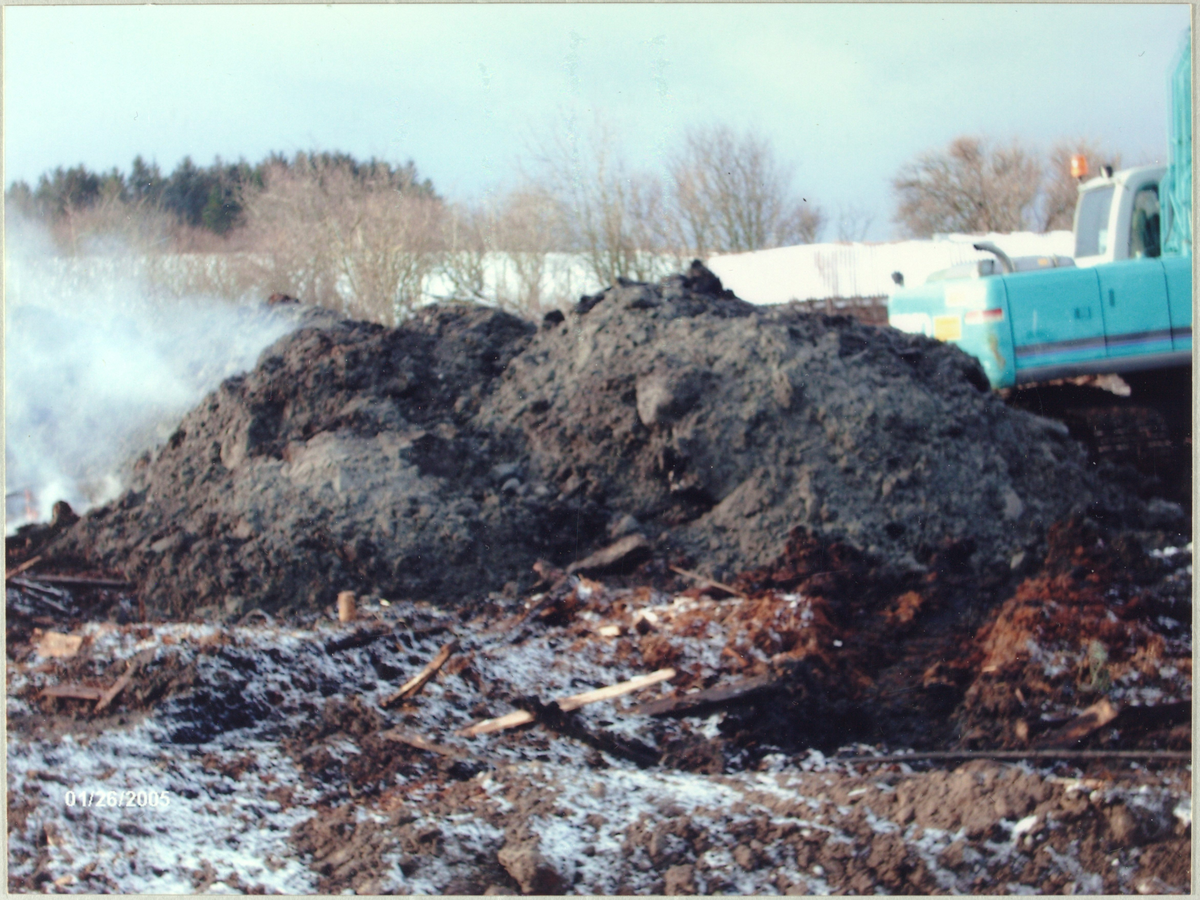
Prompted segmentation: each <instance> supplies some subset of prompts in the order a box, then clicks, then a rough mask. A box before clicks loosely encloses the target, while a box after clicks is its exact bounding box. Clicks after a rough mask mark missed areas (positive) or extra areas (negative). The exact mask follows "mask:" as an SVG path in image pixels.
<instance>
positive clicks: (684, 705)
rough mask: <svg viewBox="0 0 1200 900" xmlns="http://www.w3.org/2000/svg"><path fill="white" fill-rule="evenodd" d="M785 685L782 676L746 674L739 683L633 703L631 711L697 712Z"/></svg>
mask: <svg viewBox="0 0 1200 900" xmlns="http://www.w3.org/2000/svg"><path fill="white" fill-rule="evenodd" d="M782 686H783V679H781V678H777V677H776V676H774V675H761V676H759V677H758V678H747V679H746V680H745V681H739V682H737V683H736V684H728V685H718V686H717V687H713V688H709V689H708V690H706V691H695V692H694V693H691V694H684V695H682V696H680V697H669V698H667V699H665V700H655V701H654V702H652V703H644V704H642V705H641V706H637V707H634V708H633V709H632V710H630V712H632V713H633V714H634V715H637V716H691V715H698V714H699V713H701V712H704V711H707V710H709V709H712V708H713V707H716V706H726V705H728V704H730V703H737V702H739V701H742V700H749V699H750V698H751V697H756V696H758V695H760V694H765V693H769V692H770V691H774V690H778V689H779V688H780V687H782Z"/></svg>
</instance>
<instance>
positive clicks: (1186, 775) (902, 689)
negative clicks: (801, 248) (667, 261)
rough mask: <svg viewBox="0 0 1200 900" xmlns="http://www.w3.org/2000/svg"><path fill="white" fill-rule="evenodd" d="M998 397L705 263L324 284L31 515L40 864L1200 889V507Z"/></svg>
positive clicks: (243, 875)
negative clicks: (177, 416)
mask: <svg viewBox="0 0 1200 900" xmlns="http://www.w3.org/2000/svg"><path fill="white" fill-rule="evenodd" d="M986 387H987V385H986V379H984V378H983V374H982V371H981V370H980V369H979V367H978V366H977V364H975V363H974V362H973V361H972V360H970V359H969V358H968V357H966V356H965V355H964V354H962V353H961V352H959V351H958V350H957V349H955V348H953V347H949V346H946V345H943V344H939V343H935V342H932V341H929V340H927V339H924V338H921V337H919V336H911V335H904V334H900V333H898V332H894V331H891V330H889V329H879V328H874V327H870V326H866V325H863V324H861V323H858V322H855V321H853V320H850V319H847V318H838V317H828V316H823V315H812V314H808V313H804V312H801V311H799V310H796V309H789V308H755V307H752V306H750V305H749V304H746V303H743V302H742V301H740V300H738V299H737V298H736V297H734V296H732V295H731V294H729V293H728V292H727V291H724V290H723V289H722V287H721V285H720V283H719V281H717V280H716V279H715V278H714V277H713V276H712V275H711V273H708V272H707V271H706V270H704V269H703V268H702V267H698V266H697V267H693V269H692V270H690V271H689V272H688V273H686V274H684V275H681V276H675V277H672V278H669V279H665V280H664V281H663V282H661V283H659V284H653V285H644V284H622V285H619V286H617V287H614V288H612V289H610V290H608V291H606V292H604V293H602V294H599V295H595V296H592V297H585V298H583V299H582V301H581V302H580V304H579V305H578V307H577V308H576V309H575V310H573V311H572V312H570V313H568V314H566V315H563V314H551V315H550V316H548V317H547V318H546V320H545V321H543V322H541V323H537V324H531V323H527V322H523V321H522V320H519V319H516V318H514V317H511V316H508V315H506V314H503V313H500V312H496V311H492V310H485V309H480V308H475V307H443V308H436V309H432V310H428V311H425V312H423V313H422V314H421V315H420V316H418V317H417V318H415V319H414V320H413V321H411V322H409V323H407V324H406V325H404V326H402V327H401V328H397V329H384V328H381V327H378V326H374V325H368V324H365V323H356V322H342V321H338V320H337V319H336V318H334V317H331V316H329V315H328V314H323V313H318V312H311V313H307V314H305V315H304V317H303V320H302V323H301V327H299V328H298V329H297V330H296V331H294V332H293V333H292V334H290V335H289V336H287V337H285V338H283V339H281V340H280V341H279V342H277V343H276V344H275V345H274V346H272V347H271V348H269V349H268V350H267V351H266V352H265V353H264V354H263V356H262V358H261V359H260V362H259V365H258V366H257V367H256V368H255V369H254V370H253V371H251V372H249V373H247V374H245V375H243V376H239V377H236V378H233V379H230V380H228V381H226V382H225V383H224V384H223V385H222V386H221V387H220V389H219V390H217V391H216V392H214V393H213V394H212V395H210V396H209V397H208V398H207V399H206V400H205V401H204V402H203V403H201V404H200V406H198V407H197V408H196V409H195V410H193V411H192V412H191V413H190V414H188V416H186V417H185V419H184V420H183V422H182V423H181V424H180V427H179V428H178V430H177V431H176V432H175V434H174V435H173V436H172V437H171V438H170V440H168V441H167V442H166V443H165V444H164V445H163V446H162V447H160V448H158V449H157V450H156V451H154V452H153V453H149V454H146V455H145V456H143V457H141V458H140V459H138V460H136V461H135V462H133V463H132V465H131V469H130V472H129V484H130V487H129V489H128V490H127V491H126V492H125V494H124V495H123V496H122V497H120V498H119V499H118V500H117V501H115V502H114V503H112V504H110V505H108V506H105V507H101V508H99V509H96V510H93V511H91V512H89V513H88V514H86V515H85V516H84V517H83V518H82V519H79V518H78V517H76V516H75V515H74V514H73V513H72V512H71V511H70V510H69V509H67V508H65V507H59V508H58V509H56V519H55V521H54V522H52V523H49V524H46V525H42V526H35V527H30V528H25V529H22V530H21V531H19V532H18V533H17V535H15V536H13V537H11V538H10V539H9V540H8V542H7V563H8V566H9V569H10V571H11V570H12V569H14V568H16V567H18V566H21V565H25V564H28V568H27V570H25V571H23V572H22V573H20V574H18V575H17V576H16V577H15V578H12V579H10V580H9V581H8V582H7V585H6V586H7V600H8V602H7V610H8V619H7V658H8V696H9V706H8V724H9V746H8V766H9V768H8V771H9V783H8V789H9V793H8V808H9V839H10V844H9V847H10V850H9V862H10V869H9V873H10V875H9V878H10V881H9V886H10V889H13V890H30V889H36V890H44V889H52V890H53V889H57V890H64V891H102V890H121V891H127V890H135V891H136V890H184V891H190V890H235V891H257V890H260V889H261V890H268V891H284V892H303V891H313V890H319V891H321V892H332V893H337V892H341V891H344V890H354V891H357V892H360V893H361V892H380V891H385V892H392V891H394V892H409V893H414V892H415V893H446V892H448V893H484V892H490V893H510V892H524V893H564V892H569V893H614V892H624V893H715V892H737V893H805V892H808V893H826V892H843V893H844V892H853V893H863V892H910V893H911V892H919V893H930V892H933V893H937V892H1027V891H1029V890H1030V889H1033V890H1044V891H1052V892H1080V891H1085V892H1105V893H1120V892H1134V891H1136V892H1142V893H1154V892H1170V891H1178V890H1186V889H1187V888H1188V885H1189V883H1190V858H1189V852H1190V849H1189V848H1190V827H1191V825H1190V822H1191V819H1190V809H1191V800H1190V796H1191V784H1190V776H1191V767H1190V749H1191V733H1190V715H1191V620H1192V601H1191V542H1190V541H1191V533H1190V523H1189V521H1188V517H1187V515H1186V514H1185V513H1184V511H1183V509H1182V508H1181V507H1180V506H1179V505H1178V504H1177V503H1174V502H1172V501H1171V500H1168V499H1164V498H1163V497H1161V496H1155V490H1156V487H1155V483H1154V482H1153V481H1152V480H1149V479H1146V478H1145V477H1143V476H1142V475H1140V474H1139V473H1138V472H1136V471H1135V470H1133V469H1131V468H1128V467H1120V466H1113V465H1107V464H1105V465H1096V464H1094V461H1092V460H1089V458H1088V455H1087V451H1086V449H1085V448H1084V447H1083V446H1081V445H1080V444H1079V443H1078V442H1077V441H1075V440H1074V439H1073V438H1072V437H1071V435H1070V434H1069V432H1068V430H1067V428H1066V427H1064V426H1062V425H1061V424H1058V423H1056V422H1053V421H1051V420H1048V419H1044V418H1040V417H1038V416H1036V415H1033V414H1031V413H1030V412H1028V411H1024V410H1020V409H1014V408H1011V407H1009V406H1006V405H1005V404H1004V403H1003V402H1002V400H1001V399H1000V398H999V397H997V396H996V395H995V394H993V393H992V392H990V391H988V390H987V389H986ZM64 576H65V580H64ZM72 578H74V579H76V580H74V581H72V580H71V579H72ZM56 579H57V580H56ZM79 579H84V580H83V581H80V580H79ZM342 591H351V592H353V593H354V594H355V595H356V600H357V604H358V607H359V609H360V612H361V614H362V619H361V620H360V621H358V622H352V623H346V624H339V623H338V622H337V617H336V613H335V611H334V605H333V604H334V599H335V597H336V595H337V594H338V593H339V592H342ZM439 648H442V649H443V650H444V651H445V652H444V653H443V654H442V657H443V658H446V657H448V661H446V662H445V663H444V665H443V666H442V667H441V668H440V669H439V670H438V671H437V673H436V674H435V675H434V676H433V677H432V679H431V680H430V681H429V682H428V684H426V685H425V686H424V687H423V689H422V690H421V691H420V692H419V693H417V694H416V695H415V696H414V697H412V698H410V699H407V700H404V701H397V702H394V703H389V702H388V701H389V698H392V696H393V695H394V693H395V692H396V691H397V689H398V688H399V687H400V686H401V685H402V684H404V683H405V682H407V681H408V680H409V679H410V678H412V677H413V676H414V675H415V674H416V673H418V672H419V671H420V670H421V669H422V668H423V667H424V666H426V664H428V663H429V662H430V661H431V660H432V659H434V658H435V656H437V655H438V651H439ZM666 669H669V670H671V671H670V673H669V677H667V676H666V675H664V676H663V677H664V678H665V680H663V681H661V682H659V683H657V684H656V685H655V686H653V687H649V688H645V689H643V690H642V691H640V692H638V693H634V694H631V695H628V696H623V697H621V698H619V699H616V700H608V701H606V702H602V703H596V704H593V705H586V706H583V707H582V708H579V709H578V710H574V711H572V710H569V709H568V710H566V711H564V709H562V708H560V707H558V706H556V705H554V704H552V703H550V701H552V700H554V699H556V698H562V697H565V696H567V695H572V694H576V693H579V692H581V691H587V690H589V689H592V688H598V687H602V686H606V685H612V684H616V683H619V682H623V681H625V680H628V679H630V678H634V677H637V676H641V675H647V674H649V673H652V672H662V671H663V670H666ZM118 688H119V689H118ZM104 691H108V694H103V692H104ZM110 695H111V696H110ZM547 704H549V705H547ZM514 710H526V711H529V712H530V713H531V715H532V718H533V722H532V723H531V724H526V725H524V726H521V727H518V728H513V729H511V730H506V731H501V732H498V733H494V734H486V735H479V736H474V737H468V736H465V735H463V734H462V729H464V728H465V727H467V726H469V725H471V723H473V722H478V721H479V720H484V719H488V718H491V717H495V716H501V715H505V714H508V713H511V712H513V711H514ZM895 751H901V752H902V753H903V754H905V755H906V756H907V757H909V758H906V759H898V760H893V759H891V758H890V756H889V754H893V753H894V752H895ZM926 751H929V752H933V753H934V754H935V756H934V757H925V756H919V755H916V754H921V753H923V752H926ZM947 752H951V753H957V754H959V755H958V756H954V757H951V758H946V757H944V756H940V757H939V756H937V755H936V754H938V753H941V754H945V753H947ZM964 754H965V755H964ZM972 754H974V755H972ZM849 757H871V758H875V759H876V760H877V761H875V762H870V761H858V762H854V761H847V759H848V758H849ZM880 757H885V758H882V759H880ZM88 785H91V786H93V787H88ZM101 788H103V791H104V794H105V796H107V792H108V791H110V790H111V791H120V792H123V791H132V792H133V795H132V796H133V798H134V807H133V808H125V807H123V806H117V807H115V808H109V807H107V806H99V805H96V804H95V803H92V804H91V805H89V806H87V807H83V806H82V805H81V802H82V801H80V800H79V797H80V796H81V794H80V792H82V791H87V790H100V789H101ZM151 789H153V790H156V791H157V790H162V789H166V790H169V791H170V792H171V794H170V797H171V798H173V799H172V800H171V805H170V806H165V807H164V806H155V807H154V808H150V807H149V806H144V805H140V803H139V802H138V797H139V796H140V795H139V794H138V791H139V790H147V791H149V790H151ZM68 790H71V791H73V792H74V793H73V794H72V795H71V799H72V800H73V801H75V803H74V805H68V804H67V802H66V798H67V793H66V792H67V791H68ZM113 796H114V797H116V798H117V799H118V800H120V797H122V796H127V795H124V794H121V795H117V794H114V795H113ZM155 796H156V797H157V796H158V795H155ZM184 836H186V840H184Z"/></svg>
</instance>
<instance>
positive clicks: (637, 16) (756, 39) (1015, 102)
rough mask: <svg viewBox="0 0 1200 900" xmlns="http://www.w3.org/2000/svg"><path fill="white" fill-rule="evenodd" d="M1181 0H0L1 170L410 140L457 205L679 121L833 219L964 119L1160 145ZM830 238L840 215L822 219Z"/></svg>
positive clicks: (382, 146)
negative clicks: (704, 129)
mask: <svg viewBox="0 0 1200 900" xmlns="http://www.w3.org/2000/svg"><path fill="white" fill-rule="evenodd" d="M1188 16H1189V8H1188V7H1187V6H1183V5H1174V6H1166V5H1162V6H1148V5H1103V6H1101V5H1095V6H1092V5H1044V4H1029V5H964V6H950V5H943V4H929V5H881V6H880V5H807V4H761V5H760V4H728V5H726V4H711V5H710V4H700V5H681V4H669V5H667V4H662V5H659V4H653V5H650V4H647V5H637V4H622V5H604V4H596V5H536V6H522V5H488V4H470V5H369V6H349V5H331V6H240V5H229V6H173V7H172V6H131V7H114V6H90V7H89V6H59V7H45V6H40V7H8V8H6V9H5V10H4V26H5V27H4V104H5V106H4V128H5V135H4V152H5V171H4V180H5V183H6V184H8V183H11V182H12V181H13V180H14V179H25V180H28V181H30V182H33V181H35V180H36V178H37V176H38V175H39V174H41V173H42V172H43V171H45V170H47V169H50V168H53V167H55V166H59V165H62V166H70V165H74V164H77V163H85V164H87V165H88V166H89V167H91V168H94V169H96V168H109V167H112V166H117V167H119V168H122V169H124V170H128V167H129V164H130V162H131V161H132V159H133V157H134V156H135V155H136V154H139V153H140V154H142V155H143V156H145V157H146V158H148V159H153V160H155V161H157V162H158V164H159V165H160V167H162V168H163V170H164V171H169V170H170V169H172V168H174V166H175V165H176V164H177V163H178V162H179V160H180V159H181V158H182V157H183V156H185V155H190V156H191V157H192V158H193V159H194V160H195V161H197V162H199V163H209V162H211V161H212V159H213V157H214V156H217V155H220V156H221V157H222V158H224V159H227V160H233V159H237V158H239V157H244V158H246V159H247V160H250V161H255V160H258V159H260V158H261V157H262V156H264V155H265V154H266V153H268V152H270V151H272V150H280V151H283V152H285V153H289V154H290V153H293V152H295V151H297V150H305V149H319V150H345V151H348V152H350V153H353V154H355V155H356V156H360V157H366V156H371V155H375V156H379V157H383V158H386V159H390V160H392V161H394V162H403V161H405V160H407V159H410V158H411V159H412V160H413V161H414V162H415V163H416V164H417V167H418V170H419V171H420V172H421V173H422V174H423V175H425V176H427V177H429V178H431V179H432V180H433V182H434V185H435V187H436V188H437V189H438V190H440V191H441V192H442V193H443V194H445V195H447V196H449V197H451V198H453V199H463V200H466V199H470V198H472V197H478V196H480V195H482V194H483V193H485V192H487V191H489V190H495V189H499V188H502V187H503V186H505V185H507V184H511V183H513V182H514V181H515V178H516V175H517V173H518V171H519V167H520V166H521V165H522V164H523V161H524V164H525V165H528V158H529V152H530V149H531V148H532V147H534V146H536V145H537V143H538V142H539V141H543V140H545V139H546V137H547V136H548V135H549V134H550V133H551V132H553V131H554V130H555V129H559V130H561V129H562V128H564V127H565V123H567V122H569V121H571V120H572V119H571V117H572V115H573V116H574V120H575V121H577V122H588V121H591V119H592V117H593V116H594V115H599V116H600V117H602V118H603V119H604V120H606V121H607V122H608V123H609V125H610V126H611V127H612V128H613V129H614V130H615V132H616V134H617V135H618V136H619V140H620V144H621V149H622V150H623V152H624V155H625V156H626V158H627V159H628V160H629V161H630V162H631V163H633V164H635V165H637V166H640V167H645V168H647V169H650V170H652V171H653V170H656V168H659V169H660V168H661V166H662V165H663V160H664V154H665V153H666V152H668V151H669V150H670V148H671V146H672V145H673V144H674V143H675V142H676V141H677V140H678V139H679V138H680V137H681V135H682V134H683V132H684V130H685V129H686V128H687V127H689V126H691V125H705V124H712V123H728V124H730V125H733V126H735V127H738V128H753V129H755V130H757V131H758V132H759V133H761V134H763V135H765V136H766V137H768V138H769V139H770V140H771V141H772V143H773V145H774V147H775V149H776V152H777V153H778V154H779V155H780V156H781V157H782V158H783V159H785V160H787V161H788V162H789V163H790V164H792V165H793V166H794V167H795V184H796V186H797V187H798V188H799V189H800V190H801V192H802V193H803V194H804V195H805V196H806V197H807V198H808V199H809V200H811V201H814V202H816V203H817V204H818V205H820V206H822V207H823V208H824V209H825V210H826V211H827V213H829V214H830V215H831V216H836V213H837V211H838V210H839V209H840V208H843V207H847V206H853V207H857V208H859V209H862V210H866V211H869V213H870V214H871V215H872V216H873V223H874V224H873V225H872V227H871V230H870V233H869V237H871V238H874V239H884V238H887V237H889V236H891V234H892V228H893V226H892V223H891V215H892V211H893V200H892V195H891V190H890V179H891V178H892V176H893V175H894V174H895V173H896V171H897V169H898V168H899V167H900V166H901V165H903V164H904V163H905V162H907V161H909V160H911V159H912V158H913V157H914V156H915V155H917V154H919V153H921V152H923V151H925V150H929V149H935V148H939V147H942V146H944V145H945V144H946V143H948V142H949V141H950V140H951V139H952V138H954V137H955V136H957V135H960V134H966V133H971V134H983V135H989V136H993V137H995V138H998V139H1001V140H1008V139H1010V138H1018V139H1020V140H1022V141H1024V142H1026V143H1028V144H1031V145H1034V146H1040V147H1048V146H1049V145H1050V144H1052V143H1054V142H1055V141H1057V140H1058V139H1060V138H1067V137H1075V136H1092V137H1095V138H1097V139H1098V140H1100V141H1101V142H1102V144H1103V145H1104V146H1106V147H1109V148H1111V149H1113V150H1115V151H1118V152H1120V153H1121V154H1122V156H1123V157H1124V160H1125V162H1126V163H1136V162H1150V161H1155V160H1159V159H1162V157H1163V155H1164V153H1165V147H1166V118H1167V96H1166V73H1167V68H1168V65H1169V62H1170V60H1171V58H1172V56H1173V54H1174V52H1175V49H1176V47H1177V46H1178V43H1179V39H1180V35H1181V34H1182V33H1183V31H1184V30H1185V29H1186V28H1187V23H1188ZM827 236H828V237H832V236H833V235H831V234H827Z"/></svg>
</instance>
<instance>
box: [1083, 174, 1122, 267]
mask: <svg viewBox="0 0 1200 900" xmlns="http://www.w3.org/2000/svg"><path fill="white" fill-rule="evenodd" d="M1112 198H1113V186H1112V185H1111V184H1110V185H1107V186H1105V187H1100V188H1095V189H1093V190H1090V191H1085V192H1084V193H1083V194H1081V195H1080V197H1079V208H1078V209H1077V210H1076V212H1075V256H1076V257H1080V256H1100V255H1101V254H1103V253H1104V252H1105V251H1107V250H1108V212H1109V210H1110V209H1111V208H1112Z"/></svg>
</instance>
